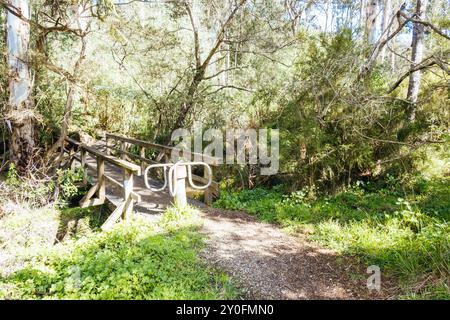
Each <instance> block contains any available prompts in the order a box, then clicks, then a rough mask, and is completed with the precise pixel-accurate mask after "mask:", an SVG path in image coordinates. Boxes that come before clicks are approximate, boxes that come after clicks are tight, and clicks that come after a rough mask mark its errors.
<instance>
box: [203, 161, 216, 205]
mask: <svg viewBox="0 0 450 320" xmlns="http://www.w3.org/2000/svg"><path fill="white" fill-rule="evenodd" d="M212 172H213V169H212V168H211V175H212ZM203 177H204V178H205V179H208V171H207V170H206V168H205V170H203ZM213 178H214V175H212V177H211V179H213ZM203 197H204V202H205V203H206V204H207V205H210V204H211V203H212V201H213V194H212V190H211V186H209V187H208V188H206V189H205V192H204V193H203Z"/></svg>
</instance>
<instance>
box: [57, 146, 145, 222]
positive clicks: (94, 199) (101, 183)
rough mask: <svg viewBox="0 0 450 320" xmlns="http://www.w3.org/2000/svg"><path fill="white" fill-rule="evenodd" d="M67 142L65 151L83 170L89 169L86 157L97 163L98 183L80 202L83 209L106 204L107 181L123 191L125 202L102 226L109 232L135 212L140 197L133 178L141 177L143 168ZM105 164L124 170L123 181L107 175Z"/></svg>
mask: <svg viewBox="0 0 450 320" xmlns="http://www.w3.org/2000/svg"><path fill="white" fill-rule="evenodd" d="M66 142H67V143H68V144H69V148H68V149H65V150H64V151H65V152H67V153H69V155H70V156H71V158H72V159H75V160H77V161H79V162H80V163H81V166H82V167H83V168H86V167H87V162H86V155H87V154H89V155H90V156H91V157H93V158H95V159H96V161H97V181H96V183H95V184H94V185H93V186H92V187H91V188H90V189H89V191H88V192H87V193H86V195H85V196H84V197H83V198H82V199H81V200H80V206H81V207H82V208H86V207H90V206H96V205H102V204H104V203H105V200H106V195H105V186H106V181H109V182H111V183H113V184H114V185H116V186H118V187H120V188H122V189H123V201H122V202H121V203H120V204H119V205H118V206H117V207H116V209H115V210H114V211H113V212H112V214H111V215H110V216H109V217H108V219H107V220H106V221H105V223H104V224H103V225H102V229H103V230H108V229H110V228H111V226H112V225H113V224H114V223H115V222H116V221H117V220H119V219H120V218H122V219H123V220H126V219H128V218H129V217H130V215H131V214H132V212H133V202H134V201H136V202H139V201H140V200H141V199H140V196H139V195H138V194H137V193H135V192H134V191H133V178H134V175H141V167H140V166H138V165H136V164H134V163H131V162H129V161H126V160H124V159H119V158H117V157H114V156H111V155H108V154H105V153H103V152H101V151H98V150H97V149H94V148H92V147H89V146H86V145H84V144H82V143H80V142H78V141H76V140H73V139H71V138H66ZM77 151H79V152H80V156H78V155H76V152H77ZM105 162H109V163H111V164H113V165H115V166H117V167H119V168H121V169H123V181H122V182H119V181H117V180H115V179H114V178H112V177H109V176H107V175H106V174H105ZM83 183H85V184H86V183H87V171H86V170H85V173H84V177H83Z"/></svg>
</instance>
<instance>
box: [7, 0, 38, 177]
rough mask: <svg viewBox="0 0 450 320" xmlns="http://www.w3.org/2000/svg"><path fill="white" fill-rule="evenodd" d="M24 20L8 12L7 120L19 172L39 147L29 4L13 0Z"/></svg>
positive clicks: (11, 1) (13, 158)
mask: <svg viewBox="0 0 450 320" xmlns="http://www.w3.org/2000/svg"><path fill="white" fill-rule="evenodd" d="M9 4H10V5H11V6H12V7H13V10H16V11H17V12H19V13H20V14H21V15H22V19H21V18H19V17H17V16H16V15H14V14H13V13H11V12H10V11H8V12H7V18H6V36H7V37H6V39H7V48H8V57H7V60H8V69H9V79H8V82H9V106H8V114H7V123H8V125H9V127H10V130H11V139H10V145H9V149H10V153H11V160H12V161H13V163H15V165H16V167H17V168H18V169H19V171H21V172H24V171H26V170H28V169H29V167H30V165H31V163H32V161H33V154H34V151H35V147H36V133H35V122H36V118H35V115H34V112H33V111H34V103H33V100H32V98H31V92H32V86H33V82H32V77H31V72H30V67H29V65H28V49H29V42H30V24H29V22H28V21H27V20H29V19H30V6H29V2H28V0H10V1H9Z"/></svg>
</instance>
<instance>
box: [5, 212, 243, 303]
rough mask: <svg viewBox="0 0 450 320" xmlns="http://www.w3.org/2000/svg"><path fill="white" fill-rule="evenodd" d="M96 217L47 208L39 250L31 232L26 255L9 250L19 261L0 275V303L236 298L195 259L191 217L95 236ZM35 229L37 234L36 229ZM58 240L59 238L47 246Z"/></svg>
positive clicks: (123, 226)
mask: <svg viewBox="0 0 450 320" xmlns="http://www.w3.org/2000/svg"><path fill="white" fill-rule="evenodd" d="M61 211H62V212H61ZM28 214H29V215H30V218H31V217H33V216H34V217H36V216H37V215H38V214H42V212H37V211H36V210H31V211H30V212H29V213H28ZM104 217H105V215H104V214H103V213H102V212H99V210H98V209H96V210H91V209H79V208H71V209H65V210H55V209H50V208H48V209H47V216H46V217H42V219H43V220H47V222H49V221H53V227H52V228H51V230H50V231H48V233H49V234H47V235H46V237H44V238H45V239H44V240H42V239H41V240H42V241H41V242H39V238H38V236H35V235H36V233H35V232H30V234H29V235H27V237H26V239H27V241H26V242H27V243H28V244H29V243H33V242H34V241H36V245H33V250H31V251H30V250H28V249H29V246H28V245H27V244H25V243H18V244H17V247H20V248H22V250H23V252H24V253H26V254H24V255H22V257H21V261H20V266H19V267H16V268H15V270H14V271H13V272H9V273H2V274H1V276H0V298H1V299H228V298H234V297H236V296H237V294H238V293H237V290H236V289H235V287H234V286H233V284H232V283H231V281H230V279H229V278H228V276H226V275H225V274H224V273H222V272H220V271H218V270H216V269H214V268H212V267H210V266H207V265H206V264H205V263H204V262H203V261H201V260H200V258H199V252H200V250H201V249H202V248H203V238H202V236H201V235H200V234H199V232H198V225H199V220H198V219H197V218H198V214H197V213H196V211H195V210H193V209H191V208H187V209H185V210H178V209H175V208H170V209H168V211H167V212H166V213H165V214H164V216H163V218H162V220H161V223H159V224H158V225H155V224H152V223H149V222H147V221H145V220H143V219H137V220H133V221H130V222H127V223H119V224H117V225H116V226H115V227H114V228H113V229H112V230H111V231H108V232H101V231H100V230H99V226H100V225H101V223H102V221H103V220H104ZM9 219H10V220H9V221H8V223H7V224H8V227H13V228H21V227H20V225H22V223H23V221H20V220H21V218H18V215H15V216H14V215H10V218H9ZM13 220H14V221H15V222H12V221H13ZM31 220H32V219H28V220H27V221H28V222H27V223H28V224H30V223H31ZM68 222H72V228H70V227H67V224H68ZM1 223H4V218H3V219H0V224H1ZM27 223H25V224H27ZM69 224H70V223H69ZM61 226H63V229H64V226H66V227H65V228H66V230H65V231H62V230H61ZM2 227H3V226H2ZM39 228H40V229H43V225H40V227H39ZM16 230H18V229H16ZM70 230H71V231H70ZM52 232H53V235H52V234H51V233H52ZM58 234H64V235H65V236H64V237H62V238H61V239H60V240H57V241H56V243H53V241H54V240H55V239H57V238H58ZM0 239H1V238H0ZM0 250H3V248H0Z"/></svg>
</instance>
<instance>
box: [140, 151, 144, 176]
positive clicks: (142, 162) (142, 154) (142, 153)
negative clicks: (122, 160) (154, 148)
mask: <svg viewBox="0 0 450 320" xmlns="http://www.w3.org/2000/svg"><path fill="white" fill-rule="evenodd" d="M140 156H141V157H142V158H145V147H141V149H140ZM141 171H142V173H141V174H144V171H145V161H144V160H142V159H141Z"/></svg>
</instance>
